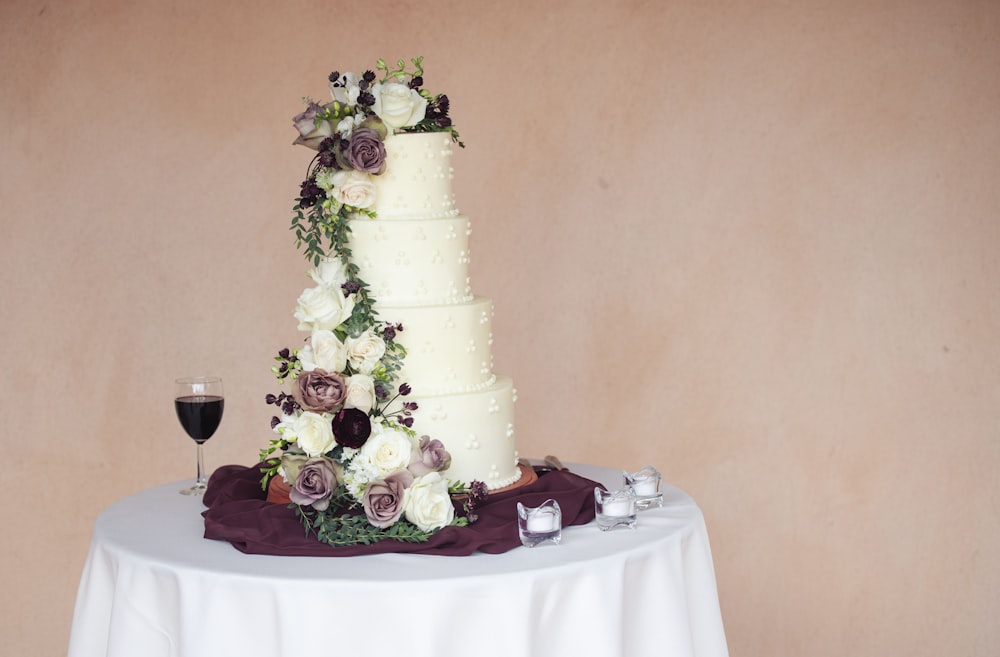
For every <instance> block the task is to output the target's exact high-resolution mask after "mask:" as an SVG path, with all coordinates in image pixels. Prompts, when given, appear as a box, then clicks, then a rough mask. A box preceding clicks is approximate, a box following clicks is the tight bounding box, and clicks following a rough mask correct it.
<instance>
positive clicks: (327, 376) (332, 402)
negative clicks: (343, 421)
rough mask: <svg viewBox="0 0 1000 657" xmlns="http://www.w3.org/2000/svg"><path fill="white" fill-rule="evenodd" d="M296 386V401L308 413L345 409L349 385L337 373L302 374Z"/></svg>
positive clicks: (315, 371)
mask: <svg viewBox="0 0 1000 657" xmlns="http://www.w3.org/2000/svg"><path fill="white" fill-rule="evenodd" d="M295 384H296V385H295V400H296V401H298V402H299V406H301V407H302V408H304V409H305V410H307V411H313V412H315V413H332V412H333V411H336V410H337V409H339V408H341V407H343V405H344V399H345V398H346V397H347V383H346V382H345V381H344V377H342V376H341V375H339V374H337V373H335V372H327V371H326V370H321V369H315V370H313V371H311V372H302V373H301V374H299V377H298V379H296V381H295Z"/></svg>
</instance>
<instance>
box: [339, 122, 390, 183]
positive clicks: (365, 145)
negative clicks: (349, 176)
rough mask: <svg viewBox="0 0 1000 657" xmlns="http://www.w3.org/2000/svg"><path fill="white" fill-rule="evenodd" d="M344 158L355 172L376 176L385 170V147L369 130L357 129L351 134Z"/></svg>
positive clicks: (376, 134)
mask: <svg viewBox="0 0 1000 657" xmlns="http://www.w3.org/2000/svg"><path fill="white" fill-rule="evenodd" d="M344 156H345V157H346V158H347V162H348V163H349V164H350V165H351V167H352V168H354V169H356V170H357V171H361V172H364V173H375V174H378V173H382V169H384V168H385V145H384V144H383V143H382V140H381V139H379V135H378V133H377V132H375V131H374V130H372V129H371V128H358V129H357V130H355V131H354V132H353V133H352V134H351V140H350V142H348V144H347V151H346V152H345V153H344Z"/></svg>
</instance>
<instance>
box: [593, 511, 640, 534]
mask: <svg viewBox="0 0 1000 657" xmlns="http://www.w3.org/2000/svg"><path fill="white" fill-rule="evenodd" d="M635 521H636V516H635V515H634V514H633V515H631V516H606V515H604V514H603V513H598V514H597V526H598V527H600V528H601V531H602V532H606V531H608V530H609V529H614V528H615V527H628V528H629V529H635Z"/></svg>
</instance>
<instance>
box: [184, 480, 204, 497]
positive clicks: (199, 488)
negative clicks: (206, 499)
mask: <svg viewBox="0 0 1000 657" xmlns="http://www.w3.org/2000/svg"><path fill="white" fill-rule="evenodd" d="M206 484H207V482H204V481H196V482H195V483H194V485H193V486H191V487H190V488H182V489H180V490H179V491H177V492H179V493H180V494H181V495H204V494H205V489H206V488H208V486H207V485H206Z"/></svg>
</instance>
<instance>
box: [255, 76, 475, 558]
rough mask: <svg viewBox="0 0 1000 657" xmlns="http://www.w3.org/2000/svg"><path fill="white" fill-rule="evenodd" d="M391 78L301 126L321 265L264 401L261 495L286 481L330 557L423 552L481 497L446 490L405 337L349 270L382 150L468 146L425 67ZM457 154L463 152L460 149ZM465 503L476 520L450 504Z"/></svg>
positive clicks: (338, 84) (301, 205) (304, 116)
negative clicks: (353, 237) (443, 138)
mask: <svg viewBox="0 0 1000 657" xmlns="http://www.w3.org/2000/svg"><path fill="white" fill-rule="evenodd" d="M410 61H411V64H412V66H413V69H412V70H408V69H407V67H406V66H405V64H404V62H403V61H402V60H400V61H399V62H398V63H397V65H396V67H395V68H392V69H390V68H389V67H388V66H387V65H386V64H385V62H383V61H382V60H379V61H378V62H377V64H376V67H375V68H376V70H377V71H380V72H381V74H382V76H381V78H379V77H378V76H377V75H376V74H375V73H374V72H372V71H365V72H364V73H363V74H362V75H360V76H358V75H355V74H354V73H344V74H341V73H339V72H336V71H335V72H334V73H331V74H330V76H329V82H330V95H331V100H330V101H329V102H327V103H325V104H319V103H317V102H316V101H313V100H310V99H306V102H307V106H306V109H305V110H304V111H303V112H301V113H300V114H298V115H296V116H295V117H294V119H293V123H294V125H295V128H296V130H297V132H298V133H299V136H298V137H297V138H296V139H295V142H294V143H295V144H299V145H303V146H306V147H308V148H310V149H312V150H314V151H315V154H314V156H313V158H312V160H311V162H310V163H309V167H308V170H307V175H306V179H305V181H303V183H302V185H301V188H300V196H299V198H298V199H297V201H296V205H295V207H294V213H295V215H294V219H293V221H292V229H293V230H294V231H295V235H296V241H297V244H298V246H299V247H302V246H304V251H305V256H306V258H307V260H309V261H310V262H311V264H312V269H311V270H310V272H309V276H310V278H311V279H312V285H311V286H310V287H308V288H306V289H305V290H304V291H303V292H302V294H300V295H299V298H298V302H297V304H296V307H295V311H294V316H295V319H296V320H298V328H299V330H300V331H303V332H306V333H308V335H309V337H308V338H307V339H306V340H305V342H304V344H303V346H302V347H301V348H299V349H291V348H285V349H282V350H281V351H280V352H278V355H277V357H276V358H275V360H276V361H277V364H276V365H275V366H274V367H273V370H272V371H273V372H274V374H275V375H276V377H277V379H278V381H279V382H281V383H282V384H284V385H285V386H286V388H287V390H286V391H284V392H281V393H279V394H276V395H275V394H269V395H267V398H266V402H267V403H268V404H270V405H273V406H275V407H277V410H278V414H276V415H274V417H272V419H271V429H272V431H273V432H274V433H275V436H276V437H274V438H272V439H271V440H270V442H269V444H268V446H267V447H266V448H265V449H262V450H261V453H260V460H261V462H262V469H261V471H262V473H263V478H262V485H263V486H264V487H265V488H266V487H267V486H268V485H269V483H270V481H271V479H273V478H274V477H280V478H281V479H282V480H283V481H284V482H285V484H287V486H288V487H289V491H288V498H289V499H290V501H291V503H292V506H293V507H294V508H295V509H296V512H297V513H298V514H299V515H300V517H301V519H302V521H303V524H304V525H305V527H306V530H307V531H308V532H313V533H315V534H316V536H317V538H318V539H319V540H321V541H323V542H326V543H328V544H331V545H335V546H336V545H351V544H357V543H364V544H367V543H371V542H375V541H379V540H383V539H386V538H390V539H395V540H400V541H423V540H427V538H429V536H430V535H431V534H433V533H434V532H435V531H437V530H438V529H440V528H442V527H445V526H447V525H464V524H468V522H469V521H470V518H474V513H471V510H472V509H473V508H474V507H475V505H476V504H477V503H478V502H479V501H480V500H481V499H482V497H483V495H484V494H485V487H484V486H482V485H479V483H478V482H472V485H470V486H469V487H466V486H465V485H464V484H462V483H461V482H449V481H448V480H447V479H446V478H445V477H444V476H442V472H444V471H445V470H447V469H448V467H449V465H450V463H451V456H450V454H449V453H448V451H447V449H446V448H445V446H444V445H443V444H442V443H441V441H439V440H435V439H433V438H432V437H430V436H418V435H416V433H415V432H414V431H413V429H412V426H413V413H414V412H415V411H416V410H417V404H416V403H415V402H409V401H405V398H406V396H407V395H409V393H410V388H409V386H408V385H407V384H406V383H397V381H396V378H397V375H398V373H399V371H400V368H401V364H402V360H403V359H404V358H405V356H406V350H405V349H404V348H403V346H402V345H401V344H399V343H398V342H397V341H396V336H397V334H398V333H399V332H400V331H403V330H404V327H403V326H402V325H400V324H398V323H396V324H394V323H390V322H383V321H380V320H379V319H378V318H377V313H376V312H375V310H374V307H373V301H374V300H373V299H372V298H371V296H370V294H369V292H368V288H367V286H366V285H365V283H364V282H363V281H362V280H361V279H360V278H359V276H358V267H357V265H356V264H355V263H354V262H353V261H352V259H351V251H350V248H349V247H348V242H347V237H348V234H349V232H350V225H349V221H350V220H351V219H355V218H365V217H367V218H371V219H374V218H375V211H374V209H373V207H374V201H375V194H376V191H377V190H376V185H375V183H374V177H375V176H379V175H381V174H382V173H384V171H385V169H386V166H387V163H386V150H385V143H384V142H385V140H386V138H387V137H388V136H389V135H392V134H396V133H402V132H432V131H433V132H442V131H444V132H449V133H450V134H451V135H452V138H453V139H454V140H455V141H458V133H457V132H456V131H455V129H454V127H453V126H452V123H451V119H450V118H449V117H448V109H449V104H448V97H447V96H445V95H444V94H438V95H431V94H430V93H429V92H427V91H425V90H424V89H423V67H422V61H423V58H421V57H418V58H416V59H412V60H410ZM459 143H460V142H459ZM458 492H462V493H466V494H468V495H469V497H468V501H467V503H466V506H465V509H464V510H465V511H466V513H467V515H466V517H460V516H459V515H458V514H456V509H455V505H454V504H453V503H452V498H451V495H452V494H453V493H458Z"/></svg>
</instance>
